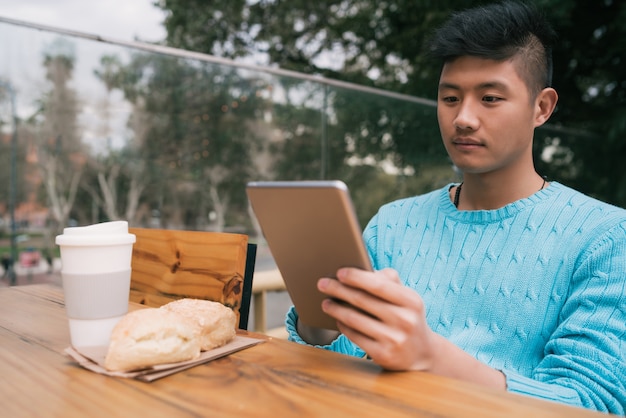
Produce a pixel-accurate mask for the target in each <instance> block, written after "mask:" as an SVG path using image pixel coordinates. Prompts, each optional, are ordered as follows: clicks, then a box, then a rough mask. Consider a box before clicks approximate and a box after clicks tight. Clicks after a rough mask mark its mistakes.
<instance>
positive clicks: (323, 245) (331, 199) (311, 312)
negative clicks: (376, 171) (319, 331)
mask: <svg viewBox="0 0 626 418" xmlns="http://www.w3.org/2000/svg"><path fill="white" fill-rule="evenodd" d="M246 192H247V194H248V198H249V200H250V204H251V205H252V210H253V211H254V214H255V216H256V218H257V221H258V222H259V224H260V226H261V229H262V231H263V235H264V236H265V240H266V241H267V244H268V246H269V249H270V251H271V253H272V255H273V257H274V260H275V262H276V265H277V267H278V269H279V270H280V273H281V275H282V276H283V280H284V281H285V286H286V288H287V292H288V293H289V296H290V297H291V301H292V302H293V304H294V306H295V307H296V310H297V311H298V315H299V320H300V321H302V322H303V323H304V324H306V325H309V326H312V327H318V328H326V329H337V324H336V321H335V320H334V319H333V318H331V317H330V316H328V315H326V314H325V313H324V312H323V311H322V308H321V303H322V300H323V299H325V298H327V297H328V296H327V295H324V294H323V293H321V292H319V291H318V290H317V281H318V280H319V279H320V278H322V277H331V278H334V277H335V276H336V273H337V270H338V269H339V268H341V267H358V268H361V269H364V270H371V269H372V267H371V263H370V259H369V256H368V253H367V250H366V249H365V245H364V243H363V238H362V236H361V233H362V231H361V228H360V226H359V223H358V220H357V218H356V213H355V211H354V206H353V204H352V200H351V198H350V194H349V191H348V187H347V186H346V185H345V184H344V183H343V182H341V181H337V180H333V181H270V182H251V183H248V185H247V187H246Z"/></svg>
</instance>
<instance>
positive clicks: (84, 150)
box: [0, 19, 458, 254]
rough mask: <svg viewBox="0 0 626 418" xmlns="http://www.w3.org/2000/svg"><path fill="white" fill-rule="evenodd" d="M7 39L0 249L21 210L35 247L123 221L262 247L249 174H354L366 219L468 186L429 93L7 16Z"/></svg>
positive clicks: (2, 56) (1, 66) (19, 226)
mask: <svg viewBox="0 0 626 418" xmlns="http://www.w3.org/2000/svg"><path fill="white" fill-rule="evenodd" d="M0 37H1V38H2V39H3V40H4V42H3V48H2V50H1V51H0V132H1V134H2V140H1V141H0V147H1V151H2V163H0V180H1V181H2V182H3V184H4V185H8V186H9V187H3V188H1V189H0V205H1V206H0V215H1V216H2V218H1V219H2V227H1V231H2V234H3V235H2V238H3V240H2V244H0V252H6V249H7V245H6V239H7V237H9V236H11V231H10V228H9V227H10V225H11V220H10V219H11V218H10V216H11V215H14V217H15V220H16V223H15V225H16V231H15V234H16V236H21V237H26V238H24V242H20V243H18V244H19V245H20V251H22V250H24V249H25V248H26V247H27V246H32V247H35V248H37V249H39V250H41V251H51V250H52V251H53V250H54V249H55V245H54V236H56V234H58V233H59V232H60V230H61V229H62V228H63V227H65V226H67V225H74V224H78V225H84V224H89V223H95V222H100V221H105V220H111V219H126V220H128V221H129V223H130V224H131V225H133V226H145V227H162V228H176V229H197V230H220V231H222V230H223V231H234V232H243V233H248V234H250V235H251V236H252V237H253V239H258V238H259V236H260V235H259V231H258V230H257V229H255V226H254V222H252V220H251V217H250V213H251V212H250V209H249V207H248V202H247V199H246V195H245V188H244V187H245V183H246V182H247V181H251V180H259V179H266V180H267V179H280V180H295V179H341V180H343V181H345V182H346V183H347V184H348V186H349V187H350V189H351V192H352V195H353V198H354V200H355V206H356V208H357V211H358V215H359V219H360V222H361V223H362V225H363V226H365V223H366V222H367V221H368V220H369V218H370V217H371V216H372V215H373V214H374V212H375V210H376V209H377V208H378V207H379V206H380V205H381V204H382V203H384V202H387V201H389V200H392V199H395V198H398V197H403V196H406V195H410V194H415V193H421V192H424V191H427V190H431V189H432V188H434V187H438V186H442V185H444V184H446V183H448V182H451V181H456V180H458V178H457V175H456V174H455V172H454V171H453V169H452V167H451V164H450V162H449V160H448V159H447V157H446V154H445V151H444V149H443V146H442V145H441V143H440V139H439V131H438V128H437V121H436V114H435V107H434V103H432V102H429V101H426V100H422V99H417V98H411V97H407V96H401V95H397V94H393V93H389V92H383V91H379V90H373V89H366V88H363V87H359V86H355V85H349V84H345V83H339V82H335V81H332V80H324V79H320V78H315V77H311V76H307V75H304V74H297V73H292V72H286V71H281V70H277V69H272V68H257V67H251V66H246V65H244V64H239V63H234V62H230V61H226V60H219V59H216V58H214V57H210V56H206V55H201V54H195V53H189V52H186V51H181V50H174V49H170V48H163V47H158V46H153V45H146V44H140V43H128V44H122V43H119V44H115V43H111V42H105V41H100V40H97V39H94V38H92V37H88V36H82V35H80V34H75V33H69V32H64V31H62V30H52V29H45V28H40V27H37V26H34V25H28V24H14V22H9V21H3V20H2V19H0ZM11 98H13V99H14V100H15V109H14V110H15V112H14V111H13V108H12V107H11V105H10V104H11V100H10V99H11ZM13 116H16V117H17V119H18V121H19V123H18V126H17V132H16V133H17V141H16V142H15V143H13V142H12V141H11V138H12V133H13V128H14V125H13V123H12V120H13V119H12V118H13ZM11 151H15V157H14V158H13V157H12V155H13V154H12V153H11ZM11 163H15V166H16V175H12V174H11V170H10V167H11ZM11 191H15V199H14V203H15V205H14V211H13V210H11V207H12V202H11ZM16 236H13V238H15V237H16ZM34 237H38V238H37V239H35V238H34ZM27 238H28V239H27ZM260 254H263V252H260Z"/></svg>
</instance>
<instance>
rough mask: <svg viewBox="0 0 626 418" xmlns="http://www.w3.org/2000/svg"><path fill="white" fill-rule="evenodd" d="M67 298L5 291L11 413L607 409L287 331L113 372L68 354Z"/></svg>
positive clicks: (514, 413) (1, 389)
mask: <svg viewBox="0 0 626 418" xmlns="http://www.w3.org/2000/svg"><path fill="white" fill-rule="evenodd" d="M62 301H63V293H62V289H61V288H59V287H55V286H53V285H34V286H24V287H10V288H3V289H0V370H1V372H2V375H1V378H0V402H1V403H2V405H3V410H2V415H3V416H7V417H8V416H10V417H18V418H19V417H31V416H46V417H69V418H73V417H85V416H89V417H110V416H147V417H148V416H149V417H151V418H153V417H161V416H163V417H200V416H211V417H241V416H245V417H267V416H277V417H290V416H297V417H326V416H342V417H343V416H346V417H349V416H357V417H376V418H379V417H404V416H412V417H474V416H476V417H487V418H489V417H513V418H516V417H520V418H522V417H524V418H526V417H539V418H543V417H567V418H575V417H589V418H591V417H602V416H605V415H603V414H600V413H594V412H591V411H587V410H584V409H580V408H573V407H568V406H564V405H560V404H557V403H552V402H545V401H541V400H538V399H534V398H530V397H524V396H519V395H514V394H509V393H506V392H503V391H496V390H490V389H482V388H479V387H477V386H475V385H470V384H467V383H464V382H460V381H456V380H452V379H447V378H443V377H439V376H434V375H430V374H427V373H419V372H385V371H383V370H381V369H380V368H379V367H378V366H376V365H375V364H373V363H372V362H370V361H367V360H364V359H359V358H354V357H348V356H344V355H341V354H337V353H331V352H328V351H325V350H321V349H318V348H314V347H309V346H302V345H299V344H295V343H292V342H288V341H284V340H277V339H268V340H267V341H266V342H265V343H262V344H259V345H257V346H254V347H251V348H248V349H245V350H243V351H240V352H237V353H234V354H231V355H229V356H228V357H224V358H222V359H219V360H215V361H212V362H210V363H207V364H203V365H201V366H198V367H194V368H192V369H189V370H186V371H184V372H181V373H178V374H175V375H172V376H169V377H166V378H163V379H161V380H158V381H156V382H152V383H144V382H139V381H136V380H128V379H119V378H111V377H106V376H102V375H98V374H96V373H93V372H90V371H87V370H84V369H82V368H80V367H79V366H77V365H76V364H74V363H73V362H72V361H71V360H70V359H69V358H68V357H65V356H64V355H63V354H62V351H63V349H64V348H65V347H67V346H68V345H69V332H68V329H67V318H66V317H65V309H64V306H63V303H62ZM139 308H141V306H140V305H137V304H134V303H131V304H130V306H129V309H130V310H133V309H139ZM239 332H240V334H241V335H249V336H253V337H256V338H265V337H264V336H262V335H260V334H255V333H249V332H246V331H239Z"/></svg>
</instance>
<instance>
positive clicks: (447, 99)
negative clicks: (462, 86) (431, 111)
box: [441, 96, 459, 103]
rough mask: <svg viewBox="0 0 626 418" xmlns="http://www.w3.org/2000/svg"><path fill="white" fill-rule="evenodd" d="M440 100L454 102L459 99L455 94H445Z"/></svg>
mask: <svg viewBox="0 0 626 418" xmlns="http://www.w3.org/2000/svg"><path fill="white" fill-rule="evenodd" d="M441 100H442V101H443V102H445V103H454V102H458V101H459V99H458V97H455V96H445V97H442V98H441Z"/></svg>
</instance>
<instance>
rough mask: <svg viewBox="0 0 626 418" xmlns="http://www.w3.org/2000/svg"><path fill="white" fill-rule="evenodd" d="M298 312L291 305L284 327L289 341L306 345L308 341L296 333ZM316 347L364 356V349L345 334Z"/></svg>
mask: <svg viewBox="0 0 626 418" xmlns="http://www.w3.org/2000/svg"><path fill="white" fill-rule="evenodd" d="M297 325H298V312H297V311H296V309H295V307H293V306H292V307H291V308H290V309H289V311H288V312H287V317H286V319H285V327H286V329H287V334H288V339H289V341H293V342H296V343H298V344H304V345H307V344H308V343H307V342H306V341H304V340H303V339H302V337H300V335H299V334H298V328H297ZM315 347H317V348H322V349H324V350H329V351H335V352H337V353H342V354H347V355H349V356H355V357H364V356H365V351H363V350H361V349H360V348H359V347H357V346H356V345H355V344H354V343H352V341H350V340H349V339H348V338H346V336H345V335H340V336H339V337H337V338H336V339H335V340H334V341H333V342H332V343H330V344H328V345H316V346H315Z"/></svg>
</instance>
